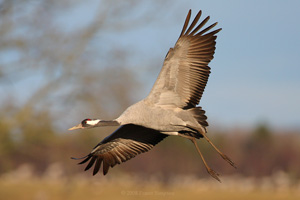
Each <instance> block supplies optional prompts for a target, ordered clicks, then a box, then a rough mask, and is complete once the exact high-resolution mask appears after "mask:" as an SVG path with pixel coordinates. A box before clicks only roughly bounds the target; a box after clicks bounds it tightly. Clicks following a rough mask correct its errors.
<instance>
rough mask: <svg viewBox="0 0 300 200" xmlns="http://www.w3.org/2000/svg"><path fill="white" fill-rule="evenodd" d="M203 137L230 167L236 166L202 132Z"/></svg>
mask: <svg viewBox="0 0 300 200" xmlns="http://www.w3.org/2000/svg"><path fill="white" fill-rule="evenodd" d="M202 135H203V137H204V138H205V139H206V141H207V142H208V143H209V144H210V145H211V146H212V147H213V148H214V149H215V150H216V151H217V152H218V153H219V154H220V156H221V157H222V158H223V159H224V160H226V161H227V162H228V163H229V164H230V165H231V166H232V167H234V168H237V167H236V166H235V164H234V162H232V160H231V159H230V158H229V157H228V156H226V155H225V154H224V153H222V152H221V151H220V150H219V149H218V148H217V147H216V146H215V145H214V144H213V143H212V142H211V141H210V139H209V138H208V137H207V136H206V134H202Z"/></svg>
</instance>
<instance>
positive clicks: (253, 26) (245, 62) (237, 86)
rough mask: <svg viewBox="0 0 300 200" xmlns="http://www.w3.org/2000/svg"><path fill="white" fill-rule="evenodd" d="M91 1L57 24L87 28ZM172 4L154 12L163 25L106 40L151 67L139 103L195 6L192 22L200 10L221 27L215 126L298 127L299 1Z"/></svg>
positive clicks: (214, 78) (210, 101) (210, 89)
mask: <svg viewBox="0 0 300 200" xmlns="http://www.w3.org/2000/svg"><path fill="white" fill-rule="evenodd" d="M90 2H92V3H91V4H83V5H82V7H81V8H80V9H78V10H73V11H66V16H64V17H61V16H60V18H58V20H59V21H60V20H61V21H60V23H62V24H63V23H66V24H69V26H70V28H72V26H74V27H75V28H76V26H83V25H84V21H88V20H91V19H92V17H93V13H95V12H96V11H97V9H95V8H97V7H98V6H95V4H97V2H98V1H90ZM170 2H172V5H171V4H169V3H166V4H163V5H162V7H161V10H159V11H158V12H157V13H153V17H156V18H159V19H160V18H161V20H155V21H154V22H155V23H149V24H145V26H141V27H139V28H137V29H135V30H132V31H128V32H125V33H124V35H122V37H121V38H120V36H119V34H118V33H116V34H112V35H110V36H107V39H108V40H107V41H108V42H107V44H108V45H109V44H110V42H111V45H116V44H118V45H122V46H124V47H128V49H130V54H129V56H130V57H129V58H128V60H129V61H130V63H131V64H132V66H130V67H132V68H135V67H136V65H137V64H139V63H141V62H146V63H147V64H148V65H149V66H153V67H151V69H150V73H149V68H147V67H145V68H142V69H145V71H140V72H138V74H139V76H140V77H139V79H140V80H141V81H143V82H144V83H145V88H142V89H141V90H140V91H137V97H136V99H137V100H139V99H140V98H143V97H145V96H146V95H147V94H148V92H149V91H150V89H151V87H152V85H153V83H154V81H155V79H156V77H157V75H158V73H159V71H160V68H161V66H162V63H163V59H164V57H165V55H166V53H167V51H168V49H169V48H170V47H172V46H173V45H174V43H175V42H176V40H177V38H178V36H179V33H180V31H181V29H182V25H183V22H184V20H185V17H186V14H187V12H188V10H189V9H192V17H194V16H195V14H196V13H197V12H198V10H200V9H201V10H202V11H203V15H202V16H203V17H205V16H207V15H210V16H211V20H210V21H209V23H213V22H215V21H217V22H219V24H218V26H217V28H222V31H221V32H219V33H218V38H217V49H216V53H215V58H214V60H213V61H212V62H211V63H210V67H211V68H212V73H211V76H210V79H209V81H208V85H207V87H206V89H205V92H204V95H203V97H202V100H201V102H200V105H201V106H202V107H203V108H204V109H205V110H206V111H207V112H206V113H207V116H208V117H209V122H210V124H216V125H219V126H225V127H244V126H246V127H251V126H253V125H256V124H258V123H261V122H266V123H268V124H270V125H272V126H273V127H278V128H291V129H293V128H297V129H300V105H299V102H300V64H299V57H300V23H299V19H300V12H299V8H300V1H298V0H290V1H279V0H272V1H271V0H269V1H267V0H260V1H259V0H252V1H240V0H227V1H224V0H211V1H192V0H190V1H184V2H183V1H170ZM143 9H144V10H147V9H148V8H147V6H144V7H143V8H142V10H141V12H142V11H143ZM150 17H151V16H150ZM202 19H203V18H202ZM72 21H74V22H75V21H76V23H72ZM80 21H82V23H80ZM74 27H73V28H74ZM145 38H146V39H145ZM99 46H100V45H99ZM151 63H153V64H151ZM37 80H39V77H36V79H35V81H37ZM31 81H32V80H31ZM33 81H34V80H33ZM22 84H23V83H22ZM30 84H32V83H30ZM124 84H126V83H124ZM16 88H20V87H15V90H16ZM6 91H7V89H3V90H2V91H0V94H1V93H2V94H4V93H5V92H6ZM15 92H17V91H15ZM25 96H26V95H25Z"/></svg>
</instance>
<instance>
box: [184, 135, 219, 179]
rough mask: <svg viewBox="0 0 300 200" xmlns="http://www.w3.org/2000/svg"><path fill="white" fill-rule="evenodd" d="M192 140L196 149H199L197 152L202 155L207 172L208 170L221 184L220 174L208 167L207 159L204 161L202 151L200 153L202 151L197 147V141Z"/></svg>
mask: <svg viewBox="0 0 300 200" xmlns="http://www.w3.org/2000/svg"><path fill="white" fill-rule="evenodd" d="M190 140H191V141H192V142H193V144H194V145H195V147H196V149H197V151H198V153H199V155H200V157H201V159H202V162H203V164H204V165H205V168H206V170H207V172H208V173H209V174H210V175H211V176H212V177H213V178H215V179H216V180H217V181H219V182H221V180H220V179H219V177H218V176H219V174H218V173H217V172H215V171H214V170H213V169H212V168H210V167H209V166H208V165H207V163H206V161H205V159H204V157H203V155H202V153H201V151H200V149H199V147H198V145H197V142H196V139H195V138H190Z"/></svg>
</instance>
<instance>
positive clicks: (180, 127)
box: [69, 10, 236, 181]
mask: <svg viewBox="0 0 300 200" xmlns="http://www.w3.org/2000/svg"><path fill="white" fill-rule="evenodd" d="M200 16H201V10H200V11H199V12H198V14H197V15H196V17H195V19H194V20H193V22H192V23H191V24H190V26H188V24H189V21H190V18H191V10H189V12H188V15H187V17H186V20H185V23H184V25H183V28H182V31H181V33H180V36H179V38H178V40H177V42H176V44H175V46H174V47H173V48H170V50H169V51H168V53H167V55H166V57H165V60H164V64H163V67H162V69H161V71H160V73H159V75H158V78H157V80H156V82H155V84H154V86H153V87H152V90H151V91H150V93H149V95H148V96H147V97H146V98H144V99H143V100H141V101H139V102H137V103H135V104H133V105H131V106H130V107H128V108H127V109H126V110H125V111H124V112H123V113H122V114H121V115H120V116H119V117H118V118H116V119H114V120H102V119H84V120H83V121H82V122H81V123H80V124H78V125H77V126H74V127H72V128H70V129H69V130H75V129H86V128H94V127H102V126H120V127H119V128H118V129H117V130H116V131H114V132H113V133H112V134H111V135H109V136H107V137H106V138H104V139H103V140H102V141H101V142H100V143H99V144H97V145H96V146H95V147H94V149H93V150H92V151H91V152H90V153H89V154H88V155H86V156H84V157H82V158H73V159H83V160H82V161H81V162H80V163H79V164H83V163H87V162H88V161H89V162H88V164H87V166H86V168H85V170H88V169H90V168H91V167H92V166H93V165H94V170H93V175H95V174H96V173H97V172H98V171H99V169H100V167H101V164H102V163H103V174H104V175H106V174H107V172H108V170H109V167H114V166H115V165H116V164H121V163H122V162H125V161H127V160H129V159H131V158H133V157H135V156H137V155H138V154H140V153H144V152H147V151H149V150H150V149H152V148H153V147H154V146H155V145H156V144H157V143H159V142H160V141H162V140H163V139H164V138H166V137H168V136H170V135H175V136H181V137H183V138H187V139H189V140H190V141H192V143H193V144H194V145H195V147H196V150H197V152H198V153H199V155H200V157H201V159H202V161H203V164H204V166H205V167H206V170H207V172H208V173H209V174H210V175H211V176H212V177H213V178H215V179H216V180H218V181H220V179H219V177H218V176H219V174H218V173H217V172H215V171H214V170H213V169H212V168H210V167H209V166H208V164H207V162H206V161H205V159H204V157H203V155H202V153H201V151H200V149H199V147H198V145H197V142H196V140H197V139H200V138H204V139H205V140H206V141H207V142H208V143H209V144H210V145H211V146H212V147H213V148H214V149H215V150H216V151H217V152H218V154H219V155H220V156H221V157H222V158H223V159H224V160H225V161H227V162H228V163H229V164H230V165H231V166H233V167H234V168H236V166H235V164H234V163H233V162H232V160H231V159H230V158H229V157H228V156H226V155H225V154H224V153H222V152H221V151H220V150H219V149H218V148H217V147H216V146H215V145H214V144H213V143H212V142H211V140H210V139H209V138H208V137H207V135H206V133H207V130H206V127H207V126H208V123H207V117H206V115H205V111H204V110H203V109H202V107H200V106H197V105H198V104H199V102H200V99H201V97H202V94H203V92H204V88H205V86H206V83H207V80H208V77H209V74H210V67H209V66H208V64H209V62H210V61H211V60H212V59H213V55H214V52H215V45H216V38H217V36H216V34H217V33H218V32H219V31H220V30H221V28H219V29H216V30H213V31H210V30H211V29H212V28H214V27H215V26H216V25H217V22H216V23H214V24H212V25H210V26H208V27H206V28H204V29H203V27H204V26H205V24H206V23H207V21H208V20H209V16H208V17H206V18H205V19H204V20H203V21H202V22H200V23H199V24H198V21H199V19H200ZM197 24H198V25H197Z"/></svg>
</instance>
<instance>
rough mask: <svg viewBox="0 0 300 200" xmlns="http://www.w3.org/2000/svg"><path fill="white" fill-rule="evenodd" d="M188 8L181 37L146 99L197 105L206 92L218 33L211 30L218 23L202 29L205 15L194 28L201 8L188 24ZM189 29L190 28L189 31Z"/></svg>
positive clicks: (157, 102) (183, 106)
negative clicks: (210, 63)
mask: <svg viewBox="0 0 300 200" xmlns="http://www.w3.org/2000/svg"><path fill="white" fill-rule="evenodd" d="M190 16H191V10H190V11H189V13H188V15H187V18H186V20H185V23H184V26H183V29H182V31H181V34H180V37H179V39H178V40H177V42H176V44H175V46H174V48H171V49H170V50H169V52H168V54H167V56H166V58H165V61H164V65H163V67H162V70H161V72H160V74H159V76H158V78H157V80H156V82H155V84H154V86H153V88H152V90H151V92H150V94H149V95H148V97H147V98H146V101H148V102H149V103H153V104H156V105H174V106H176V107H180V108H192V107H195V106H196V105H197V104H198V103H199V101H200V99H201V97H202V94H203V92H204V89H205V86H206V84H207V80H208V77H209V74H210V67H209V66H208V64H209V62H210V61H211V60H212V59H213V55H214V52H215V46H216V38H217V36H216V35H215V34H217V33H218V32H219V31H220V30H221V29H217V30H214V31H211V32H208V31H210V30H211V29H212V28H214V27H215V26H216V25H217V23H214V24H212V25H210V26H208V27H207V28H205V29H203V30H201V31H199V30H200V29H202V28H203V27H204V26H205V24H206V23H207V22H208V20H209V16H208V17H206V18H205V19H204V20H203V21H202V22H201V23H200V24H199V25H198V26H197V27H196V28H195V29H194V27H195V26H196V25H197V23H198V21H199V19H200V16H201V11H199V13H198V14H197V15H196V17H195V19H194V20H193V22H192V23H191V25H190V27H188V23H189V20H190ZM186 30H187V31H186Z"/></svg>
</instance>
